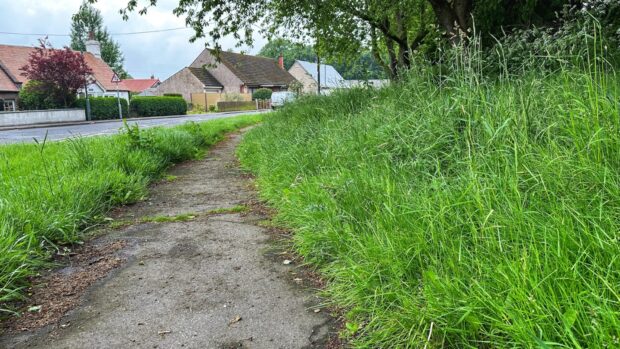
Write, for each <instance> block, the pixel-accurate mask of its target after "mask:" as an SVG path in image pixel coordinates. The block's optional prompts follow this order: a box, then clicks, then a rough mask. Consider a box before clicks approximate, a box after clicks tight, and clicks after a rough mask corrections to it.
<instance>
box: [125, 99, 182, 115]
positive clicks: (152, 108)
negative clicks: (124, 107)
mask: <svg viewBox="0 0 620 349" xmlns="http://www.w3.org/2000/svg"><path fill="white" fill-rule="evenodd" d="M185 114H187V102H185V100H184V99H183V98H181V97H167V96H166V97H134V98H133V99H132V100H131V116H164V115H185Z"/></svg>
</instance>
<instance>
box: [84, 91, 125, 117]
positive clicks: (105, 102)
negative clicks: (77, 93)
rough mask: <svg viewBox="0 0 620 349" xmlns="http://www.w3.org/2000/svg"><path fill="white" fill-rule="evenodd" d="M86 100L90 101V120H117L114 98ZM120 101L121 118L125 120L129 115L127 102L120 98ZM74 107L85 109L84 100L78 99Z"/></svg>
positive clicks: (116, 107) (116, 103) (116, 104)
mask: <svg viewBox="0 0 620 349" xmlns="http://www.w3.org/2000/svg"><path fill="white" fill-rule="evenodd" d="M88 99H89V100H90V117H91V119H92V120H109V119H118V101H117V99H116V98H115V97H89V98H88ZM120 101H121V109H122V110H123V117H124V118H126V117H127V116H128V115H129V114H128V112H127V111H128V109H129V108H128V105H127V100H126V99H124V98H121V99H120ZM75 106H76V107H77V108H82V109H86V99H84V98H79V99H78V100H77V101H75Z"/></svg>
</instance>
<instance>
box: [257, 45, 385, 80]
mask: <svg viewBox="0 0 620 349" xmlns="http://www.w3.org/2000/svg"><path fill="white" fill-rule="evenodd" d="M280 54H282V56H283V57H284V67H285V68H286V69H289V68H290V67H291V66H292V65H293V63H295V60H302V61H307V62H316V58H317V57H316V51H315V50H314V48H313V47H312V46H310V45H307V44H303V43H300V42H294V41H292V40H289V39H285V38H275V39H273V40H271V41H269V42H268V43H267V44H265V46H263V47H262V48H261V49H260V51H259V53H258V55H259V56H263V57H269V58H275V57H278V56H279V55H280ZM322 63H323V64H330V65H332V66H334V68H335V69H336V70H337V71H338V72H339V73H340V75H342V77H343V78H345V79H347V80H352V79H353V80H364V79H383V78H385V72H384V71H383V69H382V68H381V66H380V65H379V64H378V63H377V62H376V61H375V59H374V58H373V57H372V55H371V53H370V52H369V51H368V50H364V51H362V52H359V53H358V54H357V55H352V56H351V57H347V59H334V58H331V59H329V58H328V59H326V60H322Z"/></svg>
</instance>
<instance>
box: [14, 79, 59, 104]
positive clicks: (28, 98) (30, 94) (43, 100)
mask: <svg viewBox="0 0 620 349" xmlns="http://www.w3.org/2000/svg"><path fill="white" fill-rule="evenodd" d="M54 95H55V94H53V93H52V94H50V92H49V90H48V89H46V88H45V87H44V86H43V83H41V82H39V81H36V80H30V81H28V83H26V85H25V86H24V87H23V88H22V89H21V91H19V107H20V108H21V109H24V110H41V109H57V108H61V107H62V101H60V100H58V98H56V97H54Z"/></svg>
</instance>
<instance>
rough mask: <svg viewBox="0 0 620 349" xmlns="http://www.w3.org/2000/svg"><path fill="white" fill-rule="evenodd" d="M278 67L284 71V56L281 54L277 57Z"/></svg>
mask: <svg viewBox="0 0 620 349" xmlns="http://www.w3.org/2000/svg"><path fill="white" fill-rule="evenodd" d="M278 65H279V66H280V68H282V69H284V56H283V55H282V53H280V56H278Z"/></svg>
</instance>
